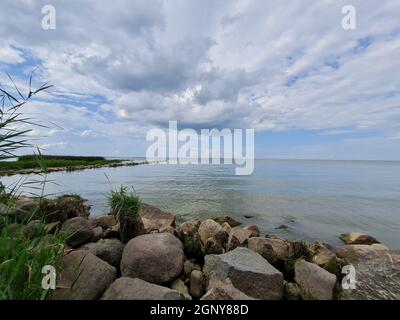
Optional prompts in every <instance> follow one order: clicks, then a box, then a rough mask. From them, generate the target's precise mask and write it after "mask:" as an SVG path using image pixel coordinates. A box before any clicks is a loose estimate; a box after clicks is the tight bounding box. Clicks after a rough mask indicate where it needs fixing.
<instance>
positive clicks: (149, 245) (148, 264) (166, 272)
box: [121, 233, 184, 284]
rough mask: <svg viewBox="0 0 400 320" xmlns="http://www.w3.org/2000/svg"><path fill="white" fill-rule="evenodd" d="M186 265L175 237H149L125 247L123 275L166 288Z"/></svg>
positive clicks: (165, 235) (143, 236)
mask: <svg viewBox="0 0 400 320" xmlns="http://www.w3.org/2000/svg"><path fill="white" fill-rule="evenodd" d="M183 261H184V253H183V246H182V243H181V242H180V241H179V240H178V239H177V238H175V237H174V236H173V235H172V234H170V233H155V234H146V235H142V236H139V237H136V238H133V239H132V240H130V241H129V242H128V244H127V245H126V246H125V249H124V251H123V254H122V260H121V274H122V276H124V277H131V278H140V279H143V280H145V281H148V282H151V283H157V284H163V283H167V282H170V281H172V280H174V279H175V278H177V277H178V276H179V274H180V273H181V271H182V269H183Z"/></svg>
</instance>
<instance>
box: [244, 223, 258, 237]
mask: <svg viewBox="0 0 400 320" xmlns="http://www.w3.org/2000/svg"><path fill="white" fill-rule="evenodd" d="M243 229H244V230H248V231H250V236H249V238H252V237H259V236H260V229H258V227H257V226H256V225H255V224H250V225H248V226H246V227H244V228H243Z"/></svg>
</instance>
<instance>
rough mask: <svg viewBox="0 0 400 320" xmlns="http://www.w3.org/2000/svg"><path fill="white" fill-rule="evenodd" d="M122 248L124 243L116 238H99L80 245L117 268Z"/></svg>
mask: <svg viewBox="0 0 400 320" xmlns="http://www.w3.org/2000/svg"><path fill="white" fill-rule="evenodd" d="M124 248H125V245H124V244H122V243H121V241H119V240H118V239H101V240H99V241H98V242H96V243H88V244H86V245H84V246H83V247H81V249H87V250H88V251H89V252H91V253H93V254H94V255H95V256H97V257H99V258H100V259H102V260H104V261H106V262H107V263H109V264H110V265H112V266H114V267H116V268H117V269H119V266H120V263H121V258H122V252H123V251H124Z"/></svg>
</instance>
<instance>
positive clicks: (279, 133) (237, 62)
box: [0, 0, 400, 160]
mask: <svg viewBox="0 0 400 320" xmlns="http://www.w3.org/2000/svg"><path fill="white" fill-rule="evenodd" d="M48 4H51V5H53V6H54V8H55V9H56V29H53V30H44V29H43V28H42V19H43V17H44V16H45V15H44V14H43V13H42V8H43V6H45V5H48ZM349 4H350V5H353V6H354V8H355V9H356V28H355V30H345V29H343V27H342V19H343V17H344V14H343V13H342V7H343V6H344V5H349ZM399 17H400V1H398V0H385V1H373V0H362V1H351V0H346V1H340V0H318V1H317V0H315V1H310V0H287V1H267V0H253V1H250V0H238V1H236V0H233V1H225V0H213V1H211V0H202V1H200V0H190V1H188V0H172V1H171V0H170V1H162V0H154V1H153V0H146V1H144V0H126V1H123V0H113V1H102V2H101V3H100V2H99V1H94V0H88V1H77V0H69V1H51V0H46V1H33V0H1V10H0V21H2V23H1V25H0V82H1V85H2V86H3V87H5V88H9V89H10V86H11V83H10V81H9V79H8V77H7V73H8V74H10V75H11V76H12V78H13V79H14V81H15V83H16V84H17V85H18V87H19V88H21V89H22V90H25V91H26V90H27V88H28V83H29V76H30V74H31V72H32V71H33V70H35V72H34V85H35V86H40V85H41V84H42V83H44V82H49V83H50V84H52V85H53V87H52V88H51V89H49V90H48V91H46V92H42V93H41V94H39V95H38V96H37V97H35V99H33V100H32V101H30V102H29V103H28V104H27V105H26V106H25V107H24V112H26V113H27V114H29V115H31V116H33V117H34V118H35V119H39V120H40V121H41V122H42V123H43V124H45V125H46V128H40V127H36V128H34V130H33V131H32V132H31V133H30V137H31V138H32V139H33V141H35V143H36V144H37V145H39V146H40V147H41V148H42V150H43V152H44V153H48V154H71V155H105V156H120V157H124V156H144V155H145V153H146V148H147V147H148V143H146V140H145V137H146V133H147V132H148V131H149V130H151V129H153V128H166V127H167V126H168V121H170V120H176V121H178V124H179V127H180V128H193V129H196V130H200V129H207V128H210V129H211V128H218V129H222V128H231V129H233V128H253V129H255V132H256V134H255V156H256V158H285V159H296V158H300V159H365V160H373V159H379V160H400V58H399V57H400V19H399Z"/></svg>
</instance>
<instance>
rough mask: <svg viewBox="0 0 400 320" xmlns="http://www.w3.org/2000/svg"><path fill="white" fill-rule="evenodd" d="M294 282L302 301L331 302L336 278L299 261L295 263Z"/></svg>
mask: <svg viewBox="0 0 400 320" xmlns="http://www.w3.org/2000/svg"><path fill="white" fill-rule="evenodd" d="M294 268H295V281H296V283H297V284H298V285H299V286H300V288H301V297H302V298H303V299H304V300H332V299H333V290H334V288H335V285H336V276H335V275H334V274H332V273H330V272H328V271H326V270H325V269H322V268H321V267H319V266H317V265H316V264H313V263H310V262H307V261H305V260H303V259H299V260H297V261H296V263H295V267H294Z"/></svg>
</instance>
